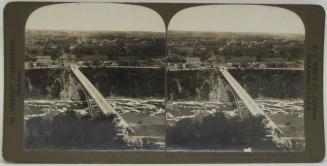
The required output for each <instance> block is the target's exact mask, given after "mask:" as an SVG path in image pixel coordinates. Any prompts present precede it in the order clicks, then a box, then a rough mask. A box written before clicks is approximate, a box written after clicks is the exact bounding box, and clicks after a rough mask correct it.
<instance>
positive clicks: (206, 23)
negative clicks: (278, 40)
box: [168, 5, 305, 34]
mask: <svg viewBox="0 0 327 166" xmlns="http://www.w3.org/2000/svg"><path fill="white" fill-rule="evenodd" d="M168 30H183V31H216V32H266V33H300V34H304V33H305V30H304V25H303V23H302V20H301V19H300V17H298V16H297V15H296V14H295V13H293V12H292V11H289V10H287V9H282V8H278V7H270V6H258V5H212V6H200V7H193V8H188V9H186V10H183V11H180V12H179V13H177V14H176V15H175V16H174V18H173V19H172V20H171V22H170V23H169V26H168Z"/></svg>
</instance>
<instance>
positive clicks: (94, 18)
mask: <svg viewBox="0 0 327 166" xmlns="http://www.w3.org/2000/svg"><path fill="white" fill-rule="evenodd" d="M25 29H26V30H50V31H56V30H60V31H116V32H118V31H130V32H160V33H164V32H165V24H164V22H163V20H162V18H161V17H160V15H159V14H158V13H156V12H155V11H154V10H152V9H150V8H147V7H143V6H137V5H129V4H119V3H63V4H54V5H48V6H43V7H41V8H38V9H36V10H35V11H33V12H32V13H31V14H30V16H29V17H28V19H27V22H26V26H25Z"/></svg>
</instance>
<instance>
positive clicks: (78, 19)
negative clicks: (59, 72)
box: [26, 3, 305, 34]
mask: <svg viewBox="0 0 327 166" xmlns="http://www.w3.org/2000/svg"><path fill="white" fill-rule="evenodd" d="M26 28H27V29H46V30H86V31H90V30H94V31H96V30H104V31H153V32H164V31H165V27H164V22H163V21H162V19H161V17H160V16H159V15H158V14H157V13H156V12H154V11H153V10H151V9H148V8H145V7H141V6H136V5H126V4H111V3H70V4H56V5H49V6H45V7H41V8H39V9H37V10H36V11H34V12H33V13H32V14H31V15H30V17H29V18H28V20H27V23H26ZM168 30H181V31H210V32H211V31H212V32H265V33H300V34H304V31H305V30H304V25H303V23H302V21H301V19H300V18H299V17H298V16H297V15H296V14H295V13H293V12H291V11H289V10H287V9H282V8H278V7H270V6H258V5H211V6H200V7H192V8H188V9H184V10H182V11H180V12H178V13H177V14H176V15H175V16H174V17H173V18H172V20H171V22H170V23H169V26H168Z"/></svg>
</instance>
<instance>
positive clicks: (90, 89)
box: [70, 66, 134, 133]
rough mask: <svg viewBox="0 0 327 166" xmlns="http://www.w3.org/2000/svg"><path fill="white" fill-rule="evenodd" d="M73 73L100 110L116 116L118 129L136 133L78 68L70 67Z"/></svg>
mask: <svg viewBox="0 0 327 166" xmlns="http://www.w3.org/2000/svg"><path fill="white" fill-rule="evenodd" d="M70 68H71V71H72V72H73V74H74V75H75V76H76V78H77V79H78V80H79V81H80V83H81V84H82V86H83V87H84V88H85V90H86V91H87V93H88V94H89V95H90V96H91V97H92V99H94V101H95V102H96V103H97V104H98V106H99V108H100V110H101V111H102V113H103V114H104V115H112V114H114V115H116V118H118V119H117V124H118V127H121V128H122V129H126V130H127V131H129V132H132V133H134V130H133V129H132V128H131V127H130V125H129V124H128V123H127V122H126V121H125V120H124V119H123V118H122V117H121V116H120V115H119V113H118V112H116V111H115V109H114V108H112V107H111V105H110V104H109V103H108V102H107V100H106V99H105V98H104V97H103V96H102V94H101V93H100V92H99V91H98V90H97V89H96V88H95V87H94V86H93V84H92V83H91V82H90V81H89V80H88V79H87V78H86V77H85V75H84V74H83V73H82V72H81V71H80V70H79V69H78V67H77V66H70Z"/></svg>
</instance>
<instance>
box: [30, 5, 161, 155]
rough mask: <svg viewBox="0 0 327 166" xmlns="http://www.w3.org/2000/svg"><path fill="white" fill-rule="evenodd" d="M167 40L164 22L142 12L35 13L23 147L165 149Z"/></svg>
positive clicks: (65, 9) (124, 8)
mask: <svg viewBox="0 0 327 166" xmlns="http://www.w3.org/2000/svg"><path fill="white" fill-rule="evenodd" d="M86 11H87V12H86ZM165 37H166V34H165V25H164V22H163V21H162V19H161V17H160V16H159V15H158V14H157V13H156V12H155V11H153V10H151V9H149V8H145V7H141V6H136V5H127V4H110V3H107V4H103V3H98V4H96V3H94V4H93V3H68V4H55V5H48V6H44V7H41V8H39V9H37V10H35V11H34V12H33V13H32V14H31V15H30V16H29V18H28V20H27V23H26V27H25V100H24V148H25V149H28V150H151V151H153V150H154V151H162V150H164V147H165V127H166V126H165V79H164V78H165V64H164V58H165V51H166V49H165V48H166V39H165Z"/></svg>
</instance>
